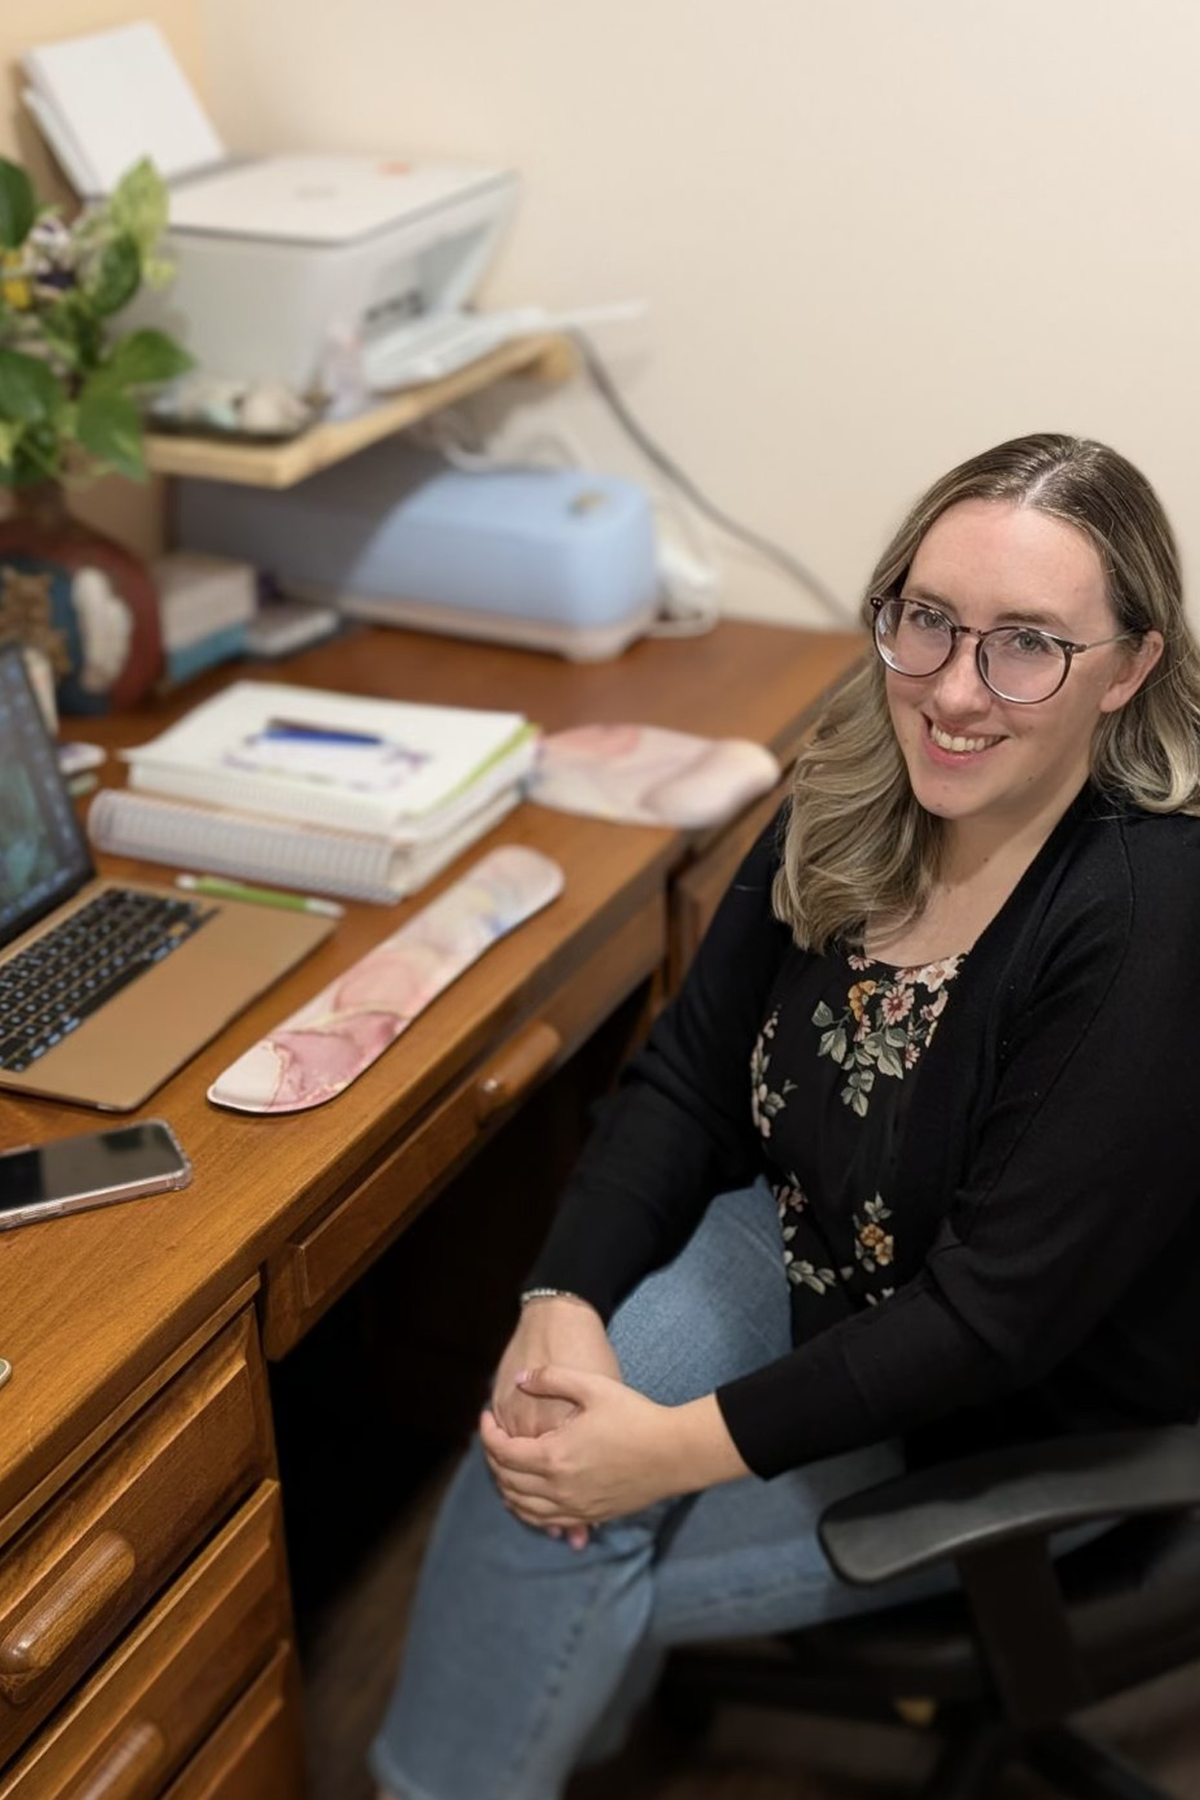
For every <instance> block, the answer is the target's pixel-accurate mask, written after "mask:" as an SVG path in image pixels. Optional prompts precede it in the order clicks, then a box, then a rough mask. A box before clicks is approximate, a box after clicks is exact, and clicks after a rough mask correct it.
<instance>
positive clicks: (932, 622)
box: [908, 606, 948, 631]
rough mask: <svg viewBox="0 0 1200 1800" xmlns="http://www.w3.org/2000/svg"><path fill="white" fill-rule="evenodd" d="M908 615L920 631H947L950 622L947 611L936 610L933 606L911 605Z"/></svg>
mask: <svg viewBox="0 0 1200 1800" xmlns="http://www.w3.org/2000/svg"><path fill="white" fill-rule="evenodd" d="M908 617H909V621H910V623H911V624H912V625H914V626H915V627H916V629H917V630H918V631H945V629H946V626H947V624H948V620H947V618H946V615H945V613H940V612H935V611H934V610H933V608H932V607H931V606H913V607H910V608H909V613H908Z"/></svg>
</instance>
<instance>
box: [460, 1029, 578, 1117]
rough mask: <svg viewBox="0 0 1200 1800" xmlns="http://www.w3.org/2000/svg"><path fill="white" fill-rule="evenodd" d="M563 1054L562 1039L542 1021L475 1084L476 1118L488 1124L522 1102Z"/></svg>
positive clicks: (503, 1052)
mask: <svg viewBox="0 0 1200 1800" xmlns="http://www.w3.org/2000/svg"><path fill="white" fill-rule="evenodd" d="M561 1050H562V1038H561V1037H560V1035H559V1033H558V1032H557V1031H555V1029H554V1027H553V1025H547V1024H546V1022H545V1020H544V1019H538V1020H537V1021H536V1022H535V1023H534V1024H532V1025H531V1026H530V1027H529V1028H528V1030H526V1031H523V1032H522V1033H521V1035H520V1037H518V1038H516V1039H515V1040H514V1041H513V1043H511V1044H509V1045H507V1046H506V1047H505V1049H504V1050H502V1051H501V1053H500V1055H499V1056H498V1057H497V1058H496V1060H495V1062H494V1063H493V1064H492V1066H491V1068H490V1069H489V1071H488V1073H487V1074H486V1075H481V1076H480V1078H479V1080H478V1081H477V1082H476V1084H475V1117H476V1119H477V1120H478V1121H479V1123H480V1124H481V1125H482V1124H484V1122H485V1121H486V1120H488V1119H490V1118H491V1117H492V1115H493V1114H494V1113H498V1112H501V1111H502V1110H503V1109H504V1108H505V1107H506V1106H511V1105H512V1104H513V1102H514V1101H515V1100H519V1099H520V1098H521V1095H522V1094H523V1093H524V1092H525V1090H526V1088H529V1087H532V1086H533V1083H534V1082H535V1081H536V1080H537V1078H538V1076H539V1075H540V1074H542V1072H543V1071H544V1070H545V1069H548V1068H549V1067H550V1064H551V1063H552V1062H553V1061H554V1059H555V1057H556V1056H558V1055H559V1054H560V1052H561Z"/></svg>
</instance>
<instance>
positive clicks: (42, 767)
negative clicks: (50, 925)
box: [0, 643, 95, 944]
mask: <svg viewBox="0 0 1200 1800" xmlns="http://www.w3.org/2000/svg"><path fill="white" fill-rule="evenodd" d="M94 873H95V871H94V869H93V867H92V859H91V855H90V854H89V851H88V847H87V841H86V839H85V838H84V835H83V831H82V830H81V828H80V824H79V821H78V819H77V818H76V816H75V808H74V806H73V805H72V804H71V797H70V795H69V794H68V793H67V790H66V785H65V783H64V782H63V778H62V776H61V775H60V774H59V769H58V759H57V757H56V756H55V753H54V745H53V743H52V742H51V740H50V736H49V734H48V732H47V730H46V727H45V724H44V723H43V721H42V715H41V712H40V710H39V708H38V703H37V700H36V698H35V697H34V692H33V689H32V688H31V687H30V685H29V677H28V676H27V675H26V673H25V658H24V656H23V655H22V654H21V646H20V645H19V644H15V643H9V644H3V645H0V944H7V943H9V942H10V941H11V939H13V938H15V937H18V936H19V935H20V933H21V932H22V931H25V930H27V929H28V927H29V926H30V925H36V923H37V921H38V920H39V919H40V918H42V917H43V916H44V915H45V914H46V913H48V912H50V911H52V910H53V908H54V907H56V906H57V905H58V904H59V902H60V901H63V900H66V899H68V898H69V897H70V896H71V895H72V894H73V893H74V892H75V891H76V889H78V888H80V887H82V886H83V884H84V882H85V881H88V880H90V878H91V876H92V875H93V874H94Z"/></svg>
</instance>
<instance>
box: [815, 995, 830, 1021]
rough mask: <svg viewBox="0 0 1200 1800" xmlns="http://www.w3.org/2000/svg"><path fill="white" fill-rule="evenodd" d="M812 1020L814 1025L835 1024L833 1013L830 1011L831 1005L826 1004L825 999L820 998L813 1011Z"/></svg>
mask: <svg viewBox="0 0 1200 1800" xmlns="http://www.w3.org/2000/svg"><path fill="white" fill-rule="evenodd" d="M812 1022H813V1024H814V1025H832V1024H833V1014H832V1012H831V1011H830V1009H829V1007H828V1006H826V1004H825V1002H824V1000H818V1002H817V1005H816V1008H815V1010H814V1012H813V1016H812Z"/></svg>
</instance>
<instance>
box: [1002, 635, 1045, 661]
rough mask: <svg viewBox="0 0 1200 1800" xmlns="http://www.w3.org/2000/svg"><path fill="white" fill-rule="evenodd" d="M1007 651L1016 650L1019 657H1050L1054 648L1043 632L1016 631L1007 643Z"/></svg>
mask: <svg viewBox="0 0 1200 1800" xmlns="http://www.w3.org/2000/svg"><path fill="white" fill-rule="evenodd" d="M1005 648H1006V649H1007V650H1015V651H1016V653H1017V655H1018V656H1030V657H1033V656H1048V655H1050V654H1051V653H1052V651H1053V649H1054V646H1053V644H1052V643H1051V642H1050V639H1049V638H1048V637H1046V635H1045V634H1044V633H1043V632H1041V631H1014V632H1012V633H1011V634H1010V636H1009V637H1008V639H1007V640H1006V642H1005Z"/></svg>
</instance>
